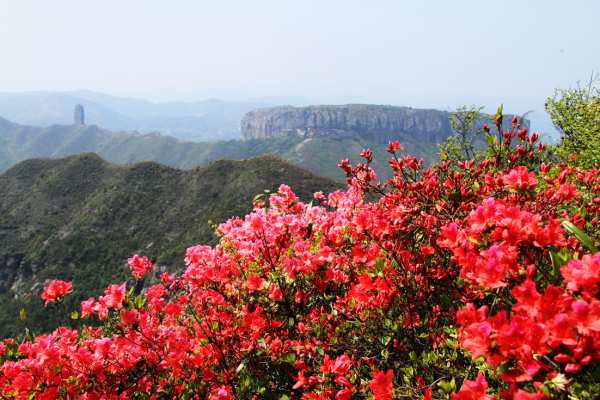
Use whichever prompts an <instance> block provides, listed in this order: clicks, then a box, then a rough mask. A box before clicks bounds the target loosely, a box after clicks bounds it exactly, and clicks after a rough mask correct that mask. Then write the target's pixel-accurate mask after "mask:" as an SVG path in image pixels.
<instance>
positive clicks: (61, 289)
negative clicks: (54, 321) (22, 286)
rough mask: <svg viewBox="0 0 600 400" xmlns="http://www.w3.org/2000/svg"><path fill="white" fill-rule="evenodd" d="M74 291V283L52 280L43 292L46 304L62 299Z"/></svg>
mask: <svg viewBox="0 0 600 400" xmlns="http://www.w3.org/2000/svg"><path fill="white" fill-rule="evenodd" d="M72 291H73V283H71V282H66V281H61V280H52V281H50V283H49V284H48V285H47V286H46V287H45V288H44V291H43V292H42V300H44V305H48V303H53V302H56V301H59V300H61V299H62V298H63V297H65V296H66V295H68V294H69V293H71V292H72Z"/></svg>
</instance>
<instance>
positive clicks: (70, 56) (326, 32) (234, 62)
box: [0, 0, 600, 111]
mask: <svg viewBox="0 0 600 400" xmlns="http://www.w3.org/2000/svg"><path fill="white" fill-rule="evenodd" d="M0 1H1V3H2V4H1V7H0V51H1V52H2V53H1V58H0V71H1V73H0V91H24V90H72V89H83V88H85V89H91V90H97V91H103V92H107V93H110V94H116V95H127V96H141V97H147V98H151V99H155V100H161V99H162V100H164V99H176V98H180V99H187V100H189V99H200V98H204V97H207V96H211V95H212V96H222V97H223V96H227V97H230V98H232V97H233V98H234V97H251V96H278V95H293V96H304V97H307V98H309V99H315V101H321V102H360V101H362V102H374V103H391V104H401V105H414V106H433V107H440V108H448V107H454V106H456V105H460V104H465V103H477V104H486V105H488V106H489V105H495V104H497V103H499V102H501V101H502V102H505V103H508V104H507V107H508V108H509V109H515V108H516V109H517V110H519V111H525V110H523V108H525V107H536V108H538V107H541V104H543V100H544V98H545V97H546V96H548V95H550V94H551V93H552V92H553V89H554V88H555V87H558V86H569V85H573V84H575V83H576V82H577V81H578V80H585V79H587V78H588V77H589V76H590V74H591V72H592V71H597V72H598V71H600V23H599V21H600V1H597V0H588V1H586V0H569V1H567V0H564V1H558V0H556V1H552V0H539V1H533V0H531V1H527V0H522V1H475V0H473V1H460V0H439V1H420V0H412V1H401V0H395V1H394V0H390V1H383V0H382V1H377V0H370V1H367V0H364V1H359V0H340V1H337V0H335V1H334V0H315V1H312V0H298V1H286V0H273V1H262V0H239V1H226V0H212V1H208V0H206V1H202V0H189V1H184V0H161V1H158V0H157V1H154V0H97V1H92V0H86V1H82V0H72V1H67V0H37V1H34V0H14V1H12V0H0ZM511 105H512V107H511Z"/></svg>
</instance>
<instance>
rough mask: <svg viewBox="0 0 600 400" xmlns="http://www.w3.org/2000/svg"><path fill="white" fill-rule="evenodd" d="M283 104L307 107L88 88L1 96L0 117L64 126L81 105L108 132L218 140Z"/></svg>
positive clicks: (269, 100) (293, 101)
mask: <svg viewBox="0 0 600 400" xmlns="http://www.w3.org/2000/svg"><path fill="white" fill-rule="evenodd" d="M282 103H286V104H303V100H302V99H300V98H295V97H281V98H257V99H249V100H244V101H224V100H218V99H207V100H202V101H187V102H186V101H171V102H151V101H147V100H143V99H137V98H128V97H117V96H110V95H106V94H103V93H97V92H92V91H88V90H79V91H72V92H25V93H0V117H3V118H6V119H8V120H11V121H15V122H17V123H19V124H24V125H38V126H50V125H66V124H69V123H70V122H71V120H72V116H73V107H74V106H75V104H82V105H83V106H84V107H85V109H86V114H87V116H88V118H87V119H88V121H89V123H90V124H95V125H99V126H102V127H104V128H106V129H110V130H116V131H122V130H127V131H129V130H136V131H140V132H143V133H149V132H161V133H163V134H164V135H170V136H173V137H176V138H179V139H182V140H193V141H217V140H228V139H239V138H241V135H240V120H241V118H242V116H243V115H244V114H245V113H246V112H248V111H250V110H253V109H255V108H258V107H267V106H273V105H277V104H282Z"/></svg>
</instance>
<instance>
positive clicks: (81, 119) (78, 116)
mask: <svg viewBox="0 0 600 400" xmlns="http://www.w3.org/2000/svg"><path fill="white" fill-rule="evenodd" d="M73 124H74V125H85V110H84V109H83V106H82V105H81V104H77V105H76V106H75V110H73Z"/></svg>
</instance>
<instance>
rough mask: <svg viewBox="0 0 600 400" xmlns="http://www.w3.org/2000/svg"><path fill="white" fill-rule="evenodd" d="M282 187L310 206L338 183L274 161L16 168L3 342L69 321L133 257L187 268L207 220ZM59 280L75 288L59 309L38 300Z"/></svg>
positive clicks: (0, 222) (1, 242)
mask: <svg viewBox="0 0 600 400" xmlns="http://www.w3.org/2000/svg"><path fill="white" fill-rule="evenodd" d="M281 183H286V184H288V185H290V186H291V187H292V188H293V190H294V191H295V192H296V193H297V194H298V196H299V197H300V198H302V199H305V200H309V199H312V193H313V192H315V191H318V190H322V191H324V192H325V193H328V192H331V191H334V190H336V189H337V188H339V186H340V185H339V184H337V183H334V182H332V181H330V180H328V179H325V178H320V177H317V176H315V175H313V174H311V173H309V172H307V171H305V170H303V169H300V168H298V167H296V166H293V165H291V164H289V163H287V162H285V161H283V160H281V159H279V158H276V157H271V156H265V157H260V158H254V159H251V160H245V161H218V162H214V163H211V164H209V165H208V166H206V167H203V168H195V169H192V170H189V171H182V170H178V169H173V168H169V167H166V166H163V165H160V164H157V163H153V162H144V163H139V164H135V165H132V166H128V167H123V166H117V165H114V164H110V163H108V162H106V161H104V160H102V159H101V158H100V157H98V156H97V155H95V154H91V153H88V154H83V155H77V156H71V157H67V158H62V159H52V160H51V159H32V160H27V161H24V162H21V163H19V164H17V165H15V166H14V167H12V168H11V169H9V170H8V171H6V172H5V173H4V174H2V175H0V188H2V190H0V337H5V336H9V335H15V334H17V333H19V332H22V331H23V329H24V328H25V327H30V328H34V329H37V330H40V329H41V330H47V329H50V328H52V327H54V326H56V325H58V324H59V323H61V322H65V315H66V310H75V309H78V305H79V302H80V301H81V300H83V296H84V295H85V296H90V295H96V294H98V293H99V291H100V289H102V288H104V287H105V286H106V284H107V283H109V282H119V281H121V280H124V279H127V278H128V276H129V270H128V268H127V267H126V259H127V257H129V256H131V255H132V254H134V253H143V254H145V255H148V256H150V257H151V258H152V259H153V260H154V261H156V262H157V264H158V265H159V266H161V268H162V269H165V268H167V269H173V268H180V267H182V266H183V256H184V254H185V249H186V248H187V247H189V246H190V245H194V244H213V243H214V242H215V239H216V237H215V236H214V234H213V229H212V228H211V226H210V225H209V222H208V221H209V220H210V221H214V222H215V223H219V222H223V221H225V220H226V219H228V218H229V217H231V216H235V215H238V216H241V215H245V214H246V213H247V212H249V211H250V208H251V204H252V199H253V197H254V196H255V195H256V194H260V193H263V191H264V190H270V191H276V190H277V188H278V187H279V185H280V184H281ZM54 278H61V279H67V280H73V282H74V287H75V290H74V293H73V295H71V296H69V298H68V299H67V300H66V301H67V304H66V305H65V306H61V308H60V310H56V309H55V308H53V307H49V308H44V307H43V306H42V302H41V300H40V299H39V294H40V290H41V288H42V286H43V284H44V281H46V280H47V279H54ZM21 307H24V308H25V309H26V310H27V314H28V318H27V319H26V320H25V321H19V320H18V316H19V310H20V308H21Z"/></svg>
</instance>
